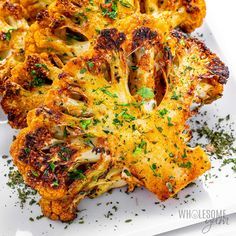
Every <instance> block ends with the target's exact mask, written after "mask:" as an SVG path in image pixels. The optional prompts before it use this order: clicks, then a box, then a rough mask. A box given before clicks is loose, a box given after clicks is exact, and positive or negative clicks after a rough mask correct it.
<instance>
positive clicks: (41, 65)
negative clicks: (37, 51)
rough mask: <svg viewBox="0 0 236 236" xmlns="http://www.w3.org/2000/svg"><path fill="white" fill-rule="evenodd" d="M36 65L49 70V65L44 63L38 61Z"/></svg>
mask: <svg viewBox="0 0 236 236" xmlns="http://www.w3.org/2000/svg"><path fill="white" fill-rule="evenodd" d="M35 66H36V67H38V68H44V69H46V70H48V67H47V65H45V64H43V63H36V64H35Z"/></svg>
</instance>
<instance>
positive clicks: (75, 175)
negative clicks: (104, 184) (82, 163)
mask: <svg viewBox="0 0 236 236" xmlns="http://www.w3.org/2000/svg"><path fill="white" fill-rule="evenodd" d="M68 176H69V178H70V179H71V180H78V179H81V180H82V179H85V178H86V176H85V175H84V173H83V171H82V170H77V169H76V170H73V171H71V172H69V173H68Z"/></svg>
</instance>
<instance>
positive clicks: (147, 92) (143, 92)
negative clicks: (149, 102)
mask: <svg viewBox="0 0 236 236" xmlns="http://www.w3.org/2000/svg"><path fill="white" fill-rule="evenodd" d="M137 94H138V95H140V96H141V97H142V98H145V99H152V98H154V96H155V95H154V92H153V90H152V89H150V88H146V87H143V88H141V89H139V90H138V92H137Z"/></svg>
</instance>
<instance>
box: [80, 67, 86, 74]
mask: <svg viewBox="0 0 236 236" xmlns="http://www.w3.org/2000/svg"><path fill="white" fill-rule="evenodd" d="M86 71H87V69H86V68H82V69H81V70H80V71H79V73H80V74H84V73H85V72H86Z"/></svg>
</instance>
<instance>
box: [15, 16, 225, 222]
mask: <svg viewBox="0 0 236 236" xmlns="http://www.w3.org/2000/svg"><path fill="white" fill-rule="evenodd" d="M162 19H163V18H160V19H158V18H157V17H156V16H150V15H145V14H140V13H139V14H138V13H136V14H134V15H131V16H129V17H126V18H125V19H120V20H117V21H116V22H115V23H114V24H113V25H112V27H111V28H109V27H108V28H105V29H103V30H101V31H100V33H99V35H98V37H97V39H96V41H95V43H94V44H93V46H92V47H90V49H89V50H88V51H87V52H84V53H81V54H80V56H79V57H77V58H74V59H72V60H70V61H69V62H68V63H67V64H66V65H65V66H64V67H63V69H62V72H61V73H60V74H59V75H58V77H57V78H55V79H54V80H53V84H52V85H51V87H50V89H49V91H48V93H47V95H46V96H45V99H44V103H43V104H42V105H41V106H39V107H38V108H36V109H34V110H31V111H30V112H29V113H28V116H27V124H28V126H27V127H26V128H24V129H22V130H21V132H20V134H19V135H18V137H17V139H16V140H15V141H14V142H13V144H12V147H11V154H12V157H13V160H14V163H15V164H16V166H17V167H18V169H19V171H20V173H21V174H22V175H23V177H24V180H25V181H26V183H27V184H29V185H30V186H31V187H32V188H34V189H36V190H37V191H38V192H39V194H40V195H41V196H42V199H41V201H40V205H41V207H42V211H43V213H44V214H45V215H46V216H48V217H49V218H51V219H53V220H57V219H60V220H62V221H69V220H72V219H74V218H75V216H76V208H77V204H78V203H79V202H80V201H81V200H82V199H83V198H84V197H86V196H88V197H95V196H98V195H100V194H102V193H103V192H106V191H108V190H109V189H111V188H115V187H120V186H124V185H128V187H129V190H130V191H132V190H133V189H134V187H135V186H144V187H146V188H147V189H148V190H150V191H151V192H153V193H154V194H155V195H156V196H157V197H158V198H159V199H160V200H166V199H168V198H170V197H172V196H174V195H175V194H176V193H177V192H178V191H180V190H181V189H182V188H184V187H185V186H186V185H188V184H189V183H190V182H192V181H194V180H195V179H196V178H197V177H198V176H200V175H202V174H203V173H204V172H205V171H207V170H208V169H209V168H210V161H209V158H208V156H207V154H206V153H205V152H204V151H203V149H202V148H201V147H199V146H197V147H195V148H190V147H189V146H188V145H187V141H188V140H189V139H190V135H189V133H188V126H187V125H186V121H187V120H188V119H189V118H190V117H191V115H192V114H193V112H192V111H191V106H192V104H193V103H196V104H199V105H203V104H204V103H209V102H211V101H213V100H215V99H217V98H218V97H220V96H221V94H222V91H223V84H224V83H226V81H227V78H228V69H227V67H226V66H225V65H224V64H223V63H222V62H221V61H220V59H219V58H218V57H217V56H216V55H215V54H213V53H211V52H210V51H209V50H208V49H207V48H206V47H205V46H204V44H203V43H201V42H200V41H198V40H197V39H195V38H191V37H189V36H188V35H185V34H184V33H182V32H180V31H177V30H173V29H171V30H169V31H166V30H167V29H169V28H170V27H169V25H168V21H166V20H162ZM167 32H168V33H167ZM45 73H46V72H45Z"/></svg>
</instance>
